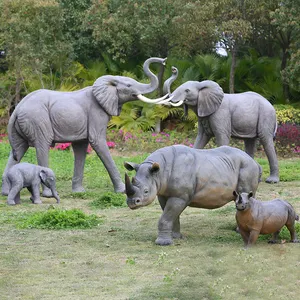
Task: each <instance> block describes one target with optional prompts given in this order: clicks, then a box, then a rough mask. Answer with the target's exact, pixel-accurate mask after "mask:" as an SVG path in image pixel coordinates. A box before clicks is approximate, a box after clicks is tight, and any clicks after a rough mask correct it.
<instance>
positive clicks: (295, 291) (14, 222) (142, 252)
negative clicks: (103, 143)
mask: <svg viewBox="0 0 300 300" xmlns="http://www.w3.org/2000/svg"><path fill="white" fill-rule="evenodd" d="M8 151H9V147H8V145H7V144H4V143H2V144H0V171H1V173H2V172H3V169H4V167H5V164H6V161H7V156H8ZM146 157H147V154H143V155H140V154H136V155H135V156H131V157H130V156H129V155H127V156H126V157H125V156H119V155H117V153H114V160H115V162H116V164H117V166H118V169H119V170H120V172H121V174H122V176H123V175H124V173H125V169H124V167H123V162H124V161H125V160H128V161H134V162H141V161H143V159H144V158H146ZM24 161H29V162H33V163H35V162H36V160H35V155H34V151H33V150H32V149H30V151H29V152H28V153H27V154H26V157H25V158H24ZM258 162H259V163H260V164H261V165H262V166H263V169H264V173H263V179H265V178H266V177H267V175H268V163H267V160H266V159H265V158H260V159H258ZM279 165H280V178H281V182H280V183H279V184H274V185H268V184H266V183H264V182H262V183H260V185H259V189H258V193H257V198H259V199H261V200H267V199H273V198H276V197H280V198H282V199H286V200H288V201H289V202H290V203H291V204H293V206H294V207H295V209H296V210H297V211H298V213H300V158H290V159H280V160H279ZM50 167H51V168H52V169H53V170H54V171H55V173H56V176H57V189H58V192H59V194H60V197H61V204H60V205H57V204H55V199H52V198H50V199H48V198H42V201H43V204H41V205H33V204H31V202H30V200H29V194H28V192H27V191H25V190H24V191H22V194H21V202H22V203H21V204H20V205H17V206H13V207H12V206H7V204H6V197H4V196H0V299H22V300H23V299H180V300H181V299H183V300H185V299H230V300H231V299H297V298H298V297H299V294H300V271H299V270H300V244H290V243H287V242H286V241H287V240H288V239H289V235H288V232H287V230H283V232H282V234H281V239H282V243H281V244H277V245H269V244H267V240H268V238H269V237H268V236H260V237H259V240H258V241H257V244H256V246H254V247H253V248H251V249H249V250H247V251H245V250H243V247H242V246H243V243H242V239H241V237H240V236H239V234H237V233H235V231H234V228H235V217H234V215H235V208H234V205H233V203H229V204H227V205H226V206H224V207H222V208H220V209H216V210H204V209H196V208H187V209H186V210H185V211H184V212H183V214H182V217H181V228H182V233H183V234H184V236H185V238H184V239H183V240H177V241H175V243H174V245H172V246H169V247H161V246H157V245H155V244H154V241H155V239H156V236H157V222H158V219H159V217H160V215H161V209H160V206H159V204H158V203H157V201H155V202H154V203H153V204H151V205H150V206H148V207H144V208H141V209H139V210H135V211H131V210H130V209H129V208H128V207H127V206H126V204H125V196H124V203H123V204H124V205H123V206H118V207H111V208H101V205H100V206H99V205H98V204H99V203H101V201H103V199H104V198H103V196H105V195H106V196H108V195H110V196H111V195H112V192H113V187H112V184H111V182H110V180H109V176H108V174H107V172H106V170H105V168H104V167H103V165H102V163H101V162H100V160H99V159H98V158H97V157H96V155H95V154H94V153H92V154H90V155H88V156H87V162H86V166H85V177H84V185H85V188H86V192H85V193H75V194H74V193H72V192H71V179H72V172H73V156H72V152H68V151H54V150H53V151H51V155H50ZM53 207H54V208H55V209H57V207H59V208H60V209H63V210H64V209H65V210H72V209H78V210H81V211H83V212H84V213H85V214H86V215H88V216H92V215H96V216H98V217H99V220H101V222H100V221H99V222H98V223H97V224H96V226H95V227H92V228H91V229H74V228H73V229H61V230H49V229H36V228H31V229H26V228H22V227H21V226H20V222H21V221H22V220H23V219H24V218H25V219H26V217H27V216H32V215H33V214H34V213H37V212H41V213H42V212H47V211H48V210H50V209H53ZM299 225H300V224H299V223H297V231H298V234H299V236H300V226H299Z"/></svg>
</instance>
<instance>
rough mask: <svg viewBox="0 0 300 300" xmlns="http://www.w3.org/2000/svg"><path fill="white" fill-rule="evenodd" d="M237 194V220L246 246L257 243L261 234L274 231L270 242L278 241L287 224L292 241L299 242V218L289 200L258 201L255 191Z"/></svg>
mask: <svg viewBox="0 0 300 300" xmlns="http://www.w3.org/2000/svg"><path fill="white" fill-rule="evenodd" d="M233 195H234V196H235V206H236V209H237V211H236V221H237V224H238V227H239V231H240V233H241V236H242V238H243V241H244V244H245V248H248V247H250V246H252V245H253V244H255V242H256V240H257V238H258V236H259V234H269V233H273V238H272V240H270V241H269V243H272V244H274V243H276V242H277V240H278V235H279V232H280V230H281V228H282V227H283V226H284V225H285V226H286V227H287V229H288V230H289V232H290V234H291V242H292V243H297V242H299V240H297V236H296V232H295V221H297V220H299V216H298V215H297V214H296V212H295V210H294V208H293V206H292V205H291V204H290V203H288V202H287V201H284V200H281V199H274V200H270V201H258V200H256V199H255V198H254V197H253V193H252V192H250V193H241V194H239V193H237V192H236V191H234V192H233Z"/></svg>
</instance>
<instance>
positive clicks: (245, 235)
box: [237, 227, 249, 247]
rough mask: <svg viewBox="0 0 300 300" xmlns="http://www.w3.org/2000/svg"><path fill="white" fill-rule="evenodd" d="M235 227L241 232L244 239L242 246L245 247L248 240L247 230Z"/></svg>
mask: <svg viewBox="0 0 300 300" xmlns="http://www.w3.org/2000/svg"><path fill="white" fill-rule="evenodd" d="M237 229H238V232H239V233H240V234H241V236H242V239H243V241H244V246H245V247H246V246H247V244H248V240H249V232H246V231H244V230H242V229H241V228H239V227H237Z"/></svg>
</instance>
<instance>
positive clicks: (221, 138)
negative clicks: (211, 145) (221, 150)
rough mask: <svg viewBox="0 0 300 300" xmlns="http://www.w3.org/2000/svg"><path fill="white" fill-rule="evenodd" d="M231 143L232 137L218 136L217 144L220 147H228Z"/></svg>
mask: <svg viewBox="0 0 300 300" xmlns="http://www.w3.org/2000/svg"><path fill="white" fill-rule="evenodd" d="M229 143H230V136H227V135H222V134H216V144H217V146H218V147H220V146H228V145H229Z"/></svg>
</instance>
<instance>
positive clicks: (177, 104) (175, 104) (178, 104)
mask: <svg viewBox="0 0 300 300" xmlns="http://www.w3.org/2000/svg"><path fill="white" fill-rule="evenodd" d="M169 103H170V104H171V105H172V106H180V105H181V104H182V103H183V100H181V101H179V102H177V103H173V102H169Z"/></svg>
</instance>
